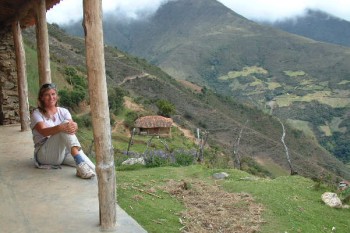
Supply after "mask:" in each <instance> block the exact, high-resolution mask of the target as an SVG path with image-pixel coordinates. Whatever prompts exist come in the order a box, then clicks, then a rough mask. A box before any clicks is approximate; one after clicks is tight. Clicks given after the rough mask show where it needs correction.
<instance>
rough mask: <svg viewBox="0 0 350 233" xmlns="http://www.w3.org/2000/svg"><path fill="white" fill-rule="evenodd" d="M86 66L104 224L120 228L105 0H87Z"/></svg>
mask: <svg viewBox="0 0 350 233" xmlns="http://www.w3.org/2000/svg"><path fill="white" fill-rule="evenodd" d="M83 3H84V32H85V46H86V66H87V75H88V80H89V95H90V108H91V117H92V126H93V131H94V143H95V150H96V162H97V164H96V172H97V178H98V199H99V204H100V205H99V206H100V225H101V229H102V230H103V231H106V230H107V231H110V230H114V229H115V227H116V221H117V218H116V180H115V165H114V151H113V147H112V142H111V126H110V118H109V108H108V96H107V82H106V70H105V59H104V44H103V29H102V0H84V1H83Z"/></svg>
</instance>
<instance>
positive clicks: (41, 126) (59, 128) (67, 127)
mask: <svg viewBox="0 0 350 233" xmlns="http://www.w3.org/2000/svg"><path fill="white" fill-rule="evenodd" d="M34 129H36V130H37V131H38V132H39V133H40V134H41V135H43V136H44V137H48V136H52V135H55V134H57V133H61V132H64V133H67V134H75V133H76V131H77V130H78V126H77V124H76V123H75V122H73V121H69V122H67V123H63V124H60V125H56V126H53V127H46V125H45V123H44V122H38V123H37V124H36V125H35V127H34Z"/></svg>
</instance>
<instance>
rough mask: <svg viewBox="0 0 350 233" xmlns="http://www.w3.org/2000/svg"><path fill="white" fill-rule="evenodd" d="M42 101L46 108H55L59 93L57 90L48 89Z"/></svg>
mask: <svg viewBox="0 0 350 233" xmlns="http://www.w3.org/2000/svg"><path fill="white" fill-rule="evenodd" d="M41 101H42V102H43V103H44V105H45V106H44V107H45V108H48V107H54V106H56V103H57V92H56V90H55V89H48V90H47V91H45V92H44V93H43V95H42V96H41Z"/></svg>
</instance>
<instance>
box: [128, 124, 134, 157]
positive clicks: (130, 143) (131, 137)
mask: <svg viewBox="0 0 350 233" xmlns="http://www.w3.org/2000/svg"><path fill="white" fill-rule="evenodd" d="M135 132H136V129H135V128H133V129H132V131H131V135H130V139H129V144H128V149H127V150H126V155H129V150H130V146H131V145H132V144H133V140H132V139H133V138H134V135H135Z"/></svg>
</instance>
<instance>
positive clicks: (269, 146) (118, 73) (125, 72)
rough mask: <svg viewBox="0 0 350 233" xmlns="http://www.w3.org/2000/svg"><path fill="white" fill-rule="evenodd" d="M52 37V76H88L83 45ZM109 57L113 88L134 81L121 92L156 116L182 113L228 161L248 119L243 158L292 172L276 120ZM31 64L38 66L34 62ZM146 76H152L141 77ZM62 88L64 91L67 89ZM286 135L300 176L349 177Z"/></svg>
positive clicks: (183, 121) (110, 51) (130, 60)
mask: <svg viewBox="0 0 350 233" xmlns="http://www.w3.org/2000/svg"><path fill="white" fill-rule="evenodd" d="M49 32H50V35H51V37H50V40H51V42H50V52H51V58H52V66H53V67H56V66H57V72H53V80H54V81H55V80H57V82H59V81H61V82H63V83H64V81H63V80H62V78H61V77H60V73H61V72H62V71H63V70H64V67H65V66H68V65H70V66H74V67H76V68H77V69H78V70H80V71H82V72H84V69H85V68H84V66H85V57H84V41H83V40H81V39H80V38H74V37H70V36H67V35H66V34H64V33H63V32H62V31H60V30H59V29H58V28H57V27H55V26H51V25H50V26H49ZM25 37H26V38H29V39H28V43H29V44H30V41H35V38H34V34H33V33H30V31H29V32H26V33H25ZM105 57H106V73H107V81H108V84H109V86H110V87H113V86H118V84H119V85H120V83H122V81H123V80H124V79H126V78H128V77H134V79H129V80H128V81H126V82H123V84H122V85H121V86H120V87H122V88H123V89H124V90H127V91H128V92H129V95H130V96H132V97H133V98H135V99H137V100H138V102H140V103H141V104H144V105H145V106H146V107H147V108H149V109H152V110H153V111H156V108H155V106H154V103H155V101H156V100H157V99H167V100H169V101H170V102H172V103H173V104H174V105H175V106H176V109H177V112H176V115H175V116H174V120H175V122H177V123H178V124H179V125H182V126H184V127H186V128H188V129H191V130H194V129H195V128H197V127H199V128H201V129H206V130H208V131H209V132H210V137H209V143H210V145H211V146H214V147H215V148H219V150H220V151H224V152H226V153H227V154H228V155H230V153H231V152H232V141H233V140H234V139H235V138H236V137H237V135H238V132H239V131H240V129H241V128H242V127H243V125H244V124H245V122H246V120H247V119H249V122H248V124H247V128H246V129H245V130H244V136H243V138H242V141H241V146H240V148H241V149H240V150H241V153H242V155H243V156H252V157H258V158H262V159H271V160H273V161H274V163H275V165H277V166H279V167H280V168H281V169H287V167H288V166H287V164H286V160H285V158H284V149H283V146H282V145H281V143H280V135H281V126H280V125H279V123H278V121H276V119H274V118H273V117H271V116H268V115H267V114H263V113H262V112H260V111H258V110H256V109H254V108H251V107H247V106H243V105H240V104H237V103H236V102H234V101H232V100H230V99H229V98H223V97H220V96H218V95H216V94H214V93H213V92H211V91H208V90H205V89H204V91H203V92H202V93H193V91H192V90H190V89H186V88H184V86H183V85H181V84H179V83H178V82H176V81H175V80H174V79H172V78H171V77H169V76H168V75H167V74H165V73H164V72H162V71H161V70H160V69H159V68H157V67H155V66H152V65H150V64H149V63H147V62H146V61H145V60H143V59H139V58H135V57H132V56H128V55H127V54H125V53H123V52H121V51H118V50H117V49H114V48H111V47H106V49H105ZM29 59H31V60H34V59H35V57H34V56H32V57H31V58H29ZM54 65H56V66H54ZM52 69H53V70H54V68H52ZM144 73H148V75H146V76H144V75H142V74H144ZM33 78H35V76H34V77H33ZM62 86H63V87H64V84H62ZM287 130H288V131H287V132H288V133H287V138H286V140H287V143H288V145H289V147H290V148H289V149H290V150H291V157H292V161H293V162H294V163H295V165H296V167H297V168H298V172H300V174H303V175H307V176H319V175H321V173H322V172H323V171H326V173H328V172H331V173H333V174H336V175H340V176H343V177H350V173H349V171H347V170H346V169H345V167H344V165H342V164H341V163H339V161H336V160H335V159H334V158H332V156H331V155H329V154H328V153H326V152H325V151H324V150H322V149H321V148H320V147H319V146H318V145H317V144H315V143H314V142H313V141H310V140H309V139H308V138H307V137H306V136H305V135H303V134H302V133H301V132H300V131H293V130H291V129H290V128H288V129H287ZM124 139H125V138H124ZM124 141H125V140H124ZM226 166H227V163H226ZM324 169H326V170H324Z"/></svg>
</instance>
